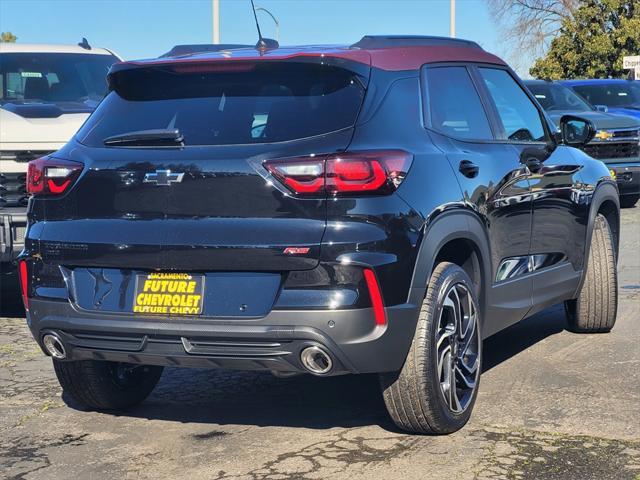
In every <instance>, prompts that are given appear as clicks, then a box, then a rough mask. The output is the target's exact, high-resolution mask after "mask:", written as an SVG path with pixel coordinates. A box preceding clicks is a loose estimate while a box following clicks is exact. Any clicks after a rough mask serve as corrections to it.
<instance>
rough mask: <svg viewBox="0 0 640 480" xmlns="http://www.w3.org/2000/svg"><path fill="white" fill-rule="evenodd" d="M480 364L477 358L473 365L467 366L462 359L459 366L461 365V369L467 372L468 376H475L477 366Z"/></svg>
mask: <svg viewBox="0 0 640 480" xmlns="http://www.w3.org/2000/svg"><path fill="white" fill-rule="evenodd" d="M479 363H480V360H479V359H478V357H475V358H474V360H473V365H467V362H465V361H464V360H463V359H460V365H462V367H463V368H464V369H465V370H466V371H467V372H469V373H470V374H473V375H475V373H476V370H478V364H479Z"/></svg>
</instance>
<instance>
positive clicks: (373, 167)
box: [264, 150, 412, 197]
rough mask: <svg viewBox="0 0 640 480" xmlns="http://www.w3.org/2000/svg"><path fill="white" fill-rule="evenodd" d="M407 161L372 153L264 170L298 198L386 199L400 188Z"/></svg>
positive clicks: (393, 153) (291, 161)
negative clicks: (363, 197) (376, 196)
mask: <svg viewBox="0 0 640 480" xmlns="http://www.w3.org/2000/svg"><path fill="white" fill-rule="evenodd" d="M411 161H412V157H411V155H409V154H408V153H407V152H405V151H402V150H372V151H361V152H346V153H341V154H333V155H329V156H327V157H326V158H324V159H322V158H320V159H319V158H318V156H313V157H296V158H287V159H278V160H269V161H267V162H265V164H264V166H265V168H266V169H267V170H268V171H269V172H271V174H272V175H273V176H274V177H276V179H278V180H279V181H280V182H281V183H282V184H284V185H285V186H286V187H287V188H288V189H289V190H291V191H292V192H293V193H295V194H296V195H298V196H315V197H317V196H319V195H325V194H329V195H332V196H342V195H371V194H373V195H387V194H390V193H392V192H394V191H395V190H396V189H397V188H398V187H399V186H400V184H401V183H402V181H403V180H404V178H405V176H406V175H407V172H408V171H409V167H410V166H411Z"/></svg>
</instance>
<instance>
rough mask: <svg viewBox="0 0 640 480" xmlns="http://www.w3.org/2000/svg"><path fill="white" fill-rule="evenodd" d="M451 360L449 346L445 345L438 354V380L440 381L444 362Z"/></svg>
mask: <svg viewBox="0 0 640 480" xmlns="http://www.w3.org/2000/svg"><path fill="white" fill-rule="evenodd" d="M450 358H451V346H450V345H447V346H446V347H445V348H444V349H443V350H442V352H441V353H440V354H438V378H439V379H442V373H443V371H442V369H443V367H444V364H445V362H447V361H449V363H450V360H449V359H450Z"/></svg>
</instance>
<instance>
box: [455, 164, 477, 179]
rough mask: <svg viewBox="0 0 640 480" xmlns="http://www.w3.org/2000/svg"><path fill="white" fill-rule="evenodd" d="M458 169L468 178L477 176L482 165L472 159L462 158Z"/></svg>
mask: <svg viewBox="0 0 640 480" xmlns="http://www.w3.org/2000/svg"><path fill="white" fill-rule="evenodd" d="M458 170H460V173H461V174H462V175H464V176H465V177H467V178H475V177H477V176H478V172H480V167H478V166H477V165H476V164H475V163H473V162H472V161H470V160H462V161H461V162H460V165H459V166H458Z"/></svg>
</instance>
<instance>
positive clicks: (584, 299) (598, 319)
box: [565, 214, 618, 333]
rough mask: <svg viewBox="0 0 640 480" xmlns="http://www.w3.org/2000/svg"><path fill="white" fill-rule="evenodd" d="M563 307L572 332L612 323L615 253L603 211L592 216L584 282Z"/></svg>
mask: <svg viewBox="0 0 640 480" xmlns="http://www.w3.org/2000/svg"><path fill="white" fill-rule="evenodd" d="M565 310H566V312H567V322H568V324H569V330H571V331H573V332H578V333H603V332H608V331H610V330H611V329H612V328H613V326H614V324H615V323H616V314H617V311H618V273H617V269H616V254H615V247H614V243H613V236H612V234H611V229H610V228H609V223H608V222H607V219H606V218H605V217H604V216H603V215H600V214H598V216H597V217H596V220H595V225H594V228H593V234H592V236H591V247H590V250H589V259H588V263H587V272H586V277H585V279H584V284H583V285H582V288H581V290H580V294H579V295H578V298H576V299H575V300H569V301H567V302H565Z"/></svg>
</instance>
